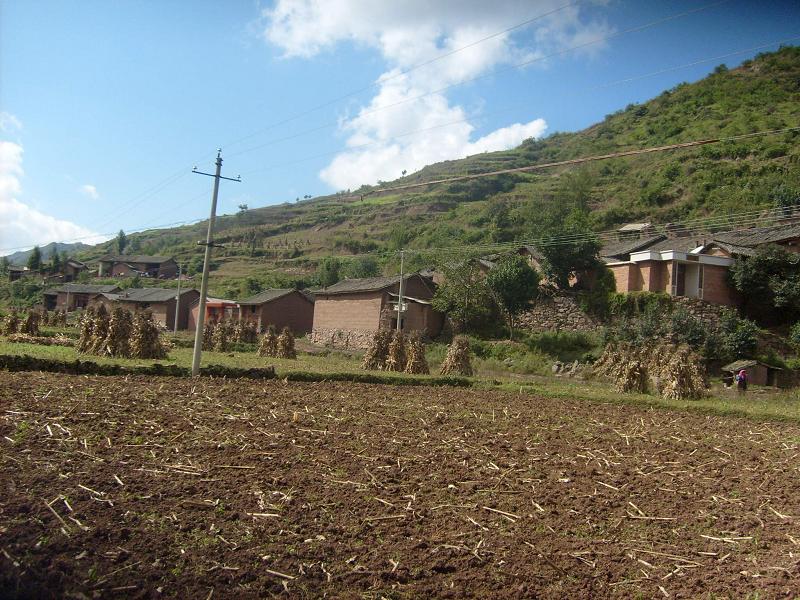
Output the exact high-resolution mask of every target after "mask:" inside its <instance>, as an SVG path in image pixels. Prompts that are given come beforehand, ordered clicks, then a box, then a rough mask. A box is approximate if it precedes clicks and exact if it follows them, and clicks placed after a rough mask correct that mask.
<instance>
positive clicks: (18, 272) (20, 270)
mask: <svg viewBox="0 0 800 600" xmlns="http://www.w3.org/2000/svg"><path fill="white" fill-rule="evenodd" d="M32 272H33V271H31V270H30V269H28V267H16V266H14V265H9V267H8V280H9V281H17V280H18V279H22V278H23V277H24V276H25V275H30V274H31V273H32Z"/></svg>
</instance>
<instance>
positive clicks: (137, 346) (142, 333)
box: [130, 310, 167, 358]
mask: <svg viewBox="0 0 800 600" xmlns="http://www.w3.org/2000/svg"><path fill="white" fill-rule="evenodd" d="M130 349H131V356H132V357H133V358H166V356H167V348H166V346H165V344H164V343H163V342H162V341H161V330H160V329H159V327H158V323H156V322H155V321H154V320H153V313H151V312H150V311H149V310H144V311H140V312H137V313H136V318H135V319H134V323H133V332H132V334H131V346H130Z"/></svg>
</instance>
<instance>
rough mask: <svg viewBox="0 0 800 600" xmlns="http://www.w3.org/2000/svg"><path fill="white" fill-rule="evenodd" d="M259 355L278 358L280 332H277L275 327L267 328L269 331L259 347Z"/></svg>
mask: <svg viewBox="0 0 800 600" xmlns="http://www.w3.org/2000/svg"><path fill="white" fill-rule="evenodd" d="M258 355H259V356H269V357H272V358H275V357H276V356H278V332H277V331H276V330H275V325H270V326H269V327H267V331H266V332H265V333H264V335H263V336H262V337H261V343H260V344H259V345H258Z"/></svg>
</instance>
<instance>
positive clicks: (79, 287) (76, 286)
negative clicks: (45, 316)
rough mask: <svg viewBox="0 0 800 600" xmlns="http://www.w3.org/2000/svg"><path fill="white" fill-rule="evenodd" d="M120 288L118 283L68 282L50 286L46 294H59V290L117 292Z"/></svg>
mask: <svg viewBox="0 0 800 600" xmlns="http://www.w3.org/2000/svg"><path fill="white" fill-rule="evenodd" d="M118 289H119V286H116V285H89V284H83V283H66V284H64V285H60V286H58V287H54V288H50V289H49V290H47V291H46V292H45V294H48V295H52V294H58V293H59V292H63V293H65V294H66V293H67V292H69V293H70V294H103V293H109V292H115V291H117V290H118Z"/></svg>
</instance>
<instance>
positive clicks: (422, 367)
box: [406, 331, 431, 375]
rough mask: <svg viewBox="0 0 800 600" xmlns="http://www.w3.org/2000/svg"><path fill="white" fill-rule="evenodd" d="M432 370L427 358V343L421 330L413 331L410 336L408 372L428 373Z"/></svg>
mask: <svg viewBox="0 0 800 600" xmlns="http://www.w3.org/2000/svg"><path fill="white" fill-rule="evenodd" d="M430 372H431V370H430V368H428V361H427V359H426V358H425V344H424V343H423V341H422V335H421V334H420V332H419V331H415V332H413V333H412V334H411V335H409V336H408V361H407V362H406V373H416V374H423V375H427V374H429V373H430Z"/></svg>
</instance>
